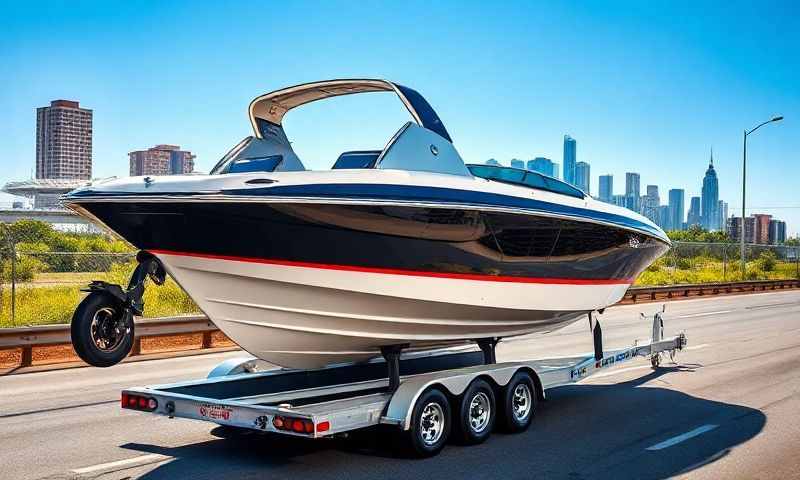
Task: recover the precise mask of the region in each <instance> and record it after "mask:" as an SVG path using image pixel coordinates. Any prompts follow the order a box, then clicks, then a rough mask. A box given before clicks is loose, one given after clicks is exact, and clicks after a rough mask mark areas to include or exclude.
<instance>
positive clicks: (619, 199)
mask: <svg viewBox="0 0 800 480" xmlns="http://www.w3.org/2000/svg"><path fill="white" fill-rule="evenodd" d="M625 200H626V197H625V195H614V196H612V197H611V203H613V204H614V205H616V206H618V207H624V206H625Z"/></svg>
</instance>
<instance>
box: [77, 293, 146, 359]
mask: <svg viewBox="0 0 800 480" xmlns="http://www.w3.org/2000/svg"><path fill="white" fill-rule="evenodd" d="M70 333H71V337H72V347H73V348H74V349H75V353H77V354H78V356H79V357H80V358H81V359H82V360H83V361H84V362H86V363H88V364H89V365H92V366H95V367H110V366H112V365H116V364H117V363H119V362H120V361H122V359H124V358H125V357H126V356H128V353H130V351H131V347H133V318H132V316H131V314H130V312H127V311H126V310H124V309H123V308H122V307H121V305H120V304H119V302H118V301H117V300H116V299H115V298H114V297H113V296H111V295H109V294H108V293H105V292H101V291H95V292H91V293H89V295H87V296H86V298H84V299H83V301H81V303H80V304H79V305H78V308H77V309H75V313H74V314H73V315H72V323H71V326H70Z"/></svg>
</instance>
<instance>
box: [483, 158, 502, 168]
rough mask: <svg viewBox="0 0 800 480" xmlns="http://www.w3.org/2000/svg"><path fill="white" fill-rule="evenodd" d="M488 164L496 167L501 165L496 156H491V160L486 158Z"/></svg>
mask: <svg viewBox="0 0 800 480" xmlns="http://www.w3.org/2000/svg"><path fill="white" fill-rule="evenodd" d="M486 165H494V166H496V167H499V166H500V162H498V161H497V160H495V159H494V158H490V159H489V160H486Z"/></svg>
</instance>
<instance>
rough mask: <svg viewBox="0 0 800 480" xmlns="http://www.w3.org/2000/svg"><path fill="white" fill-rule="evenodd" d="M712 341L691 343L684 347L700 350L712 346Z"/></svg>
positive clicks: (685, 348)
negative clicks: (698, 343) (697, 343)
mask: <svg viewBox="0 0 800 480" xmlns="http://www.w3.org/2000/svg"><path fill="white" fill-rule="evenodd" d="M710 346H711V344H710V343H701V344H700V345H691V346H688V347H683V349H684V350H700V349H701V348H706V347H710Z"/></svg>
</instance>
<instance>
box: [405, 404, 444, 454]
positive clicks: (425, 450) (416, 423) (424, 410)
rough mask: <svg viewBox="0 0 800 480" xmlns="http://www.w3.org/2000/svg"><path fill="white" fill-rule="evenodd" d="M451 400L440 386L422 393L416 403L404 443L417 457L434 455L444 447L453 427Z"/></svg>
mask: <svg viewBox="0 0 800 480" xmlns="http://www.w3.org/2000/svg"><path fill="white" fill-rule="evenodd" d="M450 417H451V415H450V401H449V400H448V399H447V396H446V395H445V394H444V393H442V391H441V390H439V389H438V388H431V389H430V390H427V391H425V392H423V393H422V395H420V396H419V398H418V399H417V402H416V403H415V404H414V411H413V412H412V414H411V428H409V429H408V431H406V432H403V433H404V445H405V446H406V447H407V448H408V450H409V453H410V454H411V455H412V456H415V457H421V458H424V457H432V456H434V455H436V454H437V453H439V452H440V451H441V450H442V448H444V444H445V442H447V438H448V437H449V436H450V429H451V418H450Z"/></svg>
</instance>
